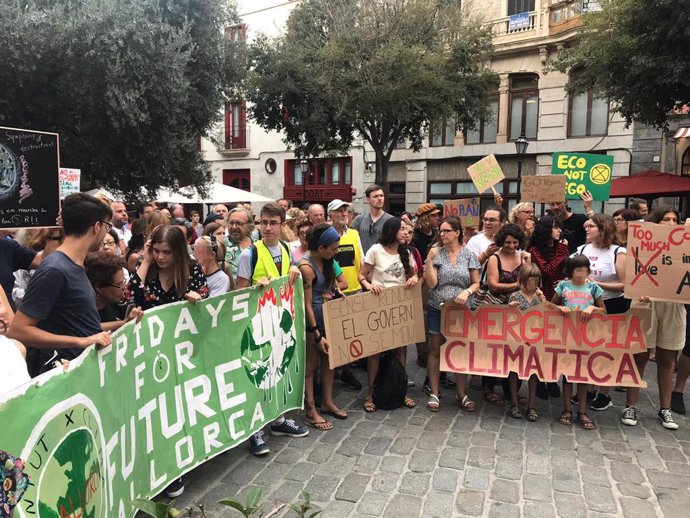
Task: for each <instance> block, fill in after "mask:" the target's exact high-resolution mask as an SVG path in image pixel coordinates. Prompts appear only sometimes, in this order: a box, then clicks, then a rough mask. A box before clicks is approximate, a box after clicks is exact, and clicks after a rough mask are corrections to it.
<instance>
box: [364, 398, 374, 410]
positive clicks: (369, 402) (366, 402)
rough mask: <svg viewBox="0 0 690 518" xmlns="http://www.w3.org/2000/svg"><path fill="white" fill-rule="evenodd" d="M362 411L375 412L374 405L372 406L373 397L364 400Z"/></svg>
mask: <svg viewBox="0 0 690 518" xmlns="http://www.w3.org/2000/svg"><path fill="white" fill-rule="evenodd" d="M364 411H365V412H369V413H371V412H376V405H375V404H374V397H373V396H367V398H366V399H365V400H364Z"/></svg>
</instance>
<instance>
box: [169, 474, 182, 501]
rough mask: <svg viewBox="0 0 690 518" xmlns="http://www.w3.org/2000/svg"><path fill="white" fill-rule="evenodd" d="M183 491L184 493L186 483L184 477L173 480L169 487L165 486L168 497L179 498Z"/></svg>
mask: <svg viewBox="0 0 690 518" xmlns="http://www.w3.org/2000/svg"><path fill="white" fill-rule="evenodd" d="M182 493H184V483H183V482H182V477H180V478H178V479H177V480H175V481H173V482H172V483H171V484H170V485H169V486H168V487H166V488H165V496H167V497H168V498H177V497H178V496H180V495H181V494H182Z"/></svg>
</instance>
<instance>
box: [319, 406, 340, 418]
mask: <svg viewBox="0 0 690 518" xmlns="http://www.w3.org/2000/svg"><path fill="white" fill-rule="evenodd" d="M319 413H321V414H324V415H329V416H331V417H335V418H336V419H347V412H345V410H340V409H338V410H329V409H327V408H323V407H322V408H321V409H320V410H319Z"/></svg>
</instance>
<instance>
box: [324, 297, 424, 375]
mask: <svg viewBox="0 0 690 518" xmlns="http://www.w3.org/2000/svg"><path fill="white" fill-rule="evenodd" d="M323 317H324V321H325V324H326V338H328V342H329V343H330V345H331V349H330V352H329V354H328V365H329V367H330V368H331V369H334V368H336V367H340V366H341V365H346V364H348V363H350V362H352V361H354V360H358V359H360V358H366V357H368V356H371V355H372V354H376V353H380V352H383V351H387V350H389V349H395V348H396V347H401V346H404V345H409V344H412V343H416V342H423V341H424V340H426V334H425V331H424V311H423V308H422V288H421V286H420V285H419V284H417V285H416V286H415V287H414V288H410V289H406V288H405V287H404V286H396V287H395V288H386V289H385V290H383V293H381V295H374V294H373V293H371V292H367V293H360V294H357V295H352V296H349V297H344V298H341V299H335V300H331V301H329V302H326V303H325V304H324V305H323Z"/></svg>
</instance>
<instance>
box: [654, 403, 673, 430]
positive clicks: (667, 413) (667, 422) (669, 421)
mask: <svg viewBox="0 0 690 518" xmlns="http://www.w3.org/2000/svg"><path fill="white" fill-rule="evenodd" d="M658 417H659V421H661V426H663V427H664V428H666V429H667V430H678V423H676V421H675V420H674V419H673V414H672V413H671V409H670V408H662V409H661V410H659V414H658Z"/></svg>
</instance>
